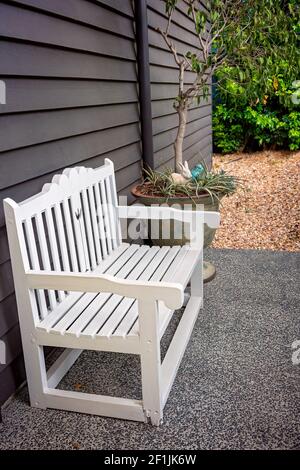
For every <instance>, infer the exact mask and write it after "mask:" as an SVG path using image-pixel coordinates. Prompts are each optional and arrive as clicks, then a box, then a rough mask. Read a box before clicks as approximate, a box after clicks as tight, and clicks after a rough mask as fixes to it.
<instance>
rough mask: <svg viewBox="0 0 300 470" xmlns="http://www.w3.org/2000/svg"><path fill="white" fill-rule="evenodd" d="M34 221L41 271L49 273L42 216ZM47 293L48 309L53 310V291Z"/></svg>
mask: <svg viewBox="0 0 300 470" xmlns="http://www.w3.org/2000/svg"><path fill="white" fill-rule="evenodd" d="M35 220H36V228H37V236H38V240H39V245H40V253H41V259H42V264H43V269H47V270H49V271H51V263H50V257H49V250H48V246H47V240H46V234H45V227H44V224H43V218H42V214H41V213H40V212H39V213H38V214H37V215H36V217H35ZM47 292H48V296H49V304H50V309H51V310H53V309H54V308H55V306H56V303H57V302H56V297H55V291H54V290H48V291H47Z"/></svg>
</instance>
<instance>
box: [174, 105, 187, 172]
mask: <svg viewBox="0 0 300 470" xmlns="http://www.w3.org/2000/svg"><path fill="white" fill-rule="evenodd" d="M187 111H188V109H187V106H186V105H181V104H180V105H179V106H178V108H177V113H178V118H179V124H178V131H177V135H176V139H175V143H174V149H175V171H176V172H177V173H181V167H180V163H181V164H183V154H182V146H183V139H184V135H185V129H186V120H187Z"/></svg>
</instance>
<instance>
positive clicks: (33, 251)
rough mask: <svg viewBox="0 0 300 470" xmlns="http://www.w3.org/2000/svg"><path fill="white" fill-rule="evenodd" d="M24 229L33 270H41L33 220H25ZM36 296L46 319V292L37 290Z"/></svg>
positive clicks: (42, 315) (40, 311)
mask: <svg viewBox="0 0 300 470" xmlns="http://www.w3.org/2000/svg"><path fill="white" fill-rule="evenodd" d="M24 229H25V233H26V237H27V245H28V251H29V256H30V260H31V264H32V269H37V270H39V269H41V266H40V262H39V257H38V252H37V246H36V240H35V236H34V232H33V226H32V219H25V220H24ZM36 295H37V302H38V306H39V313H40V317H41V318H42V319H44V318H45V316H46V315H47V303H46V296H45V292H44V291H43V290H42V289H36Z"/></svg>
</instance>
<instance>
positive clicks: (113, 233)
mask: <svg viewBox="0 0 300 470" xmlns="http://www.w3.org/2000/svg"><path fill="white" fill-rule="evenodd" d="M104 187H105V190H106V198H107V204H108V218H109V225H110V233H111V242H112V247H113V249H115V248H116V247H117V232H116V214H115V210H114V206H113V200H112V194H111V184H110V179H109V177H107V178H105V180H104Z"/></svg>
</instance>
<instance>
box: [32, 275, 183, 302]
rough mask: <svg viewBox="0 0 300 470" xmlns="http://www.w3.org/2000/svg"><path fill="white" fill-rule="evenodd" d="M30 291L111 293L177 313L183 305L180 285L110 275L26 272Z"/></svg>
mask: <svg viewBox="0 0 300 470" xmlns="http://www.w3.org/2000/svg"><path fill="white" fill-rule="evenodd" d="M25 275H26V280H27V287H28V288H29V289H50V290H65V291H77V292H109V293H112V294H118V295H122V296H124V297H131V298H134V299H138V300H146V301H155V300H161V301H163V302H164V303H165V304H166V306H167V307H168V308H170V309H171V310H176V309H178V308H180V307H181V306H182V304H183V299H184V292H183V287H182V286H181V285H180V284H177V283H172V282H153V281H139V280H136V281H135V280H129V279H121V278H116V277H114V276H110V275H108V274H99V275H97V274H93V273H92V272H91V273H89V272H88V273H73V272H65V271H64V272H58V271H36V270H29V271H27V272H26V273H25Z"/></svg>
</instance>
